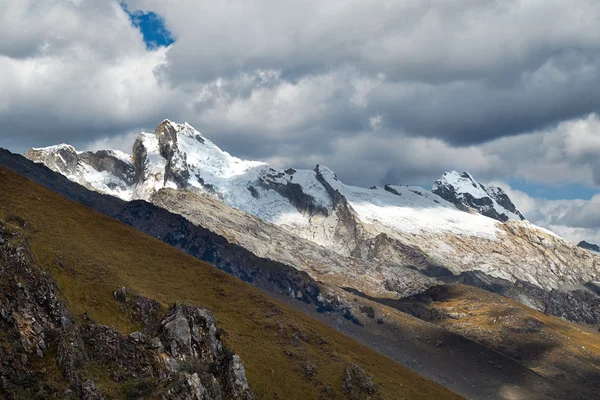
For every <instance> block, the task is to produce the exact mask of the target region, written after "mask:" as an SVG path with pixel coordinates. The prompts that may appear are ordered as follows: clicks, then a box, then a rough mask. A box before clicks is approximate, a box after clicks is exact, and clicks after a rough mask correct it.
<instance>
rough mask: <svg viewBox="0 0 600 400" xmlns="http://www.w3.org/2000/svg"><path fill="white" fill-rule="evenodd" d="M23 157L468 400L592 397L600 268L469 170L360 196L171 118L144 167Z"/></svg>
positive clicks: (75, 156)
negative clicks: (242, 155) (246, 154)
mask: <svg viewBox="0 0 600 400" xmlns="http://www.w3.org/2000/svg"><path fill="white" fill-rule="evenodd" d="M25 157H26V158H27V159H29V160H31V161H33V162H35V163H36V164H34V163H32V162H31V161H29V160H26V159H25V158H23V157H20V156H18V155H14V154H11V153H9V152H6V151H0V164H1V165H4V166H5V167H7V168H9V169H11V170H13V171H15V172H17V173H19V174H21V175H23V176H25V177H27V178H29V179H32V180H33V181H35V182H37V183H39V184H41V185H42V186H45V187H46V188H49V189H51V190H53V191H55V192H58V193H59V194H61V195H63V196H66V197H67V198H69V199H71V200H74V201H76V202H79V203H82V204H83V205H86V206H88V207H91V208H93V209H95V210H97V211H99V212H101V213H103V214H106V215H108V216H110V217H112V218H114V219H116V220H118V221H121V222H123V223H125V224H127V225H129V226H131V227H134V228H136V229H138V230H141V231H142V232H144V233H146V234H148V235H150V236H153V237H155V238H158V239H160V240H162V241H164V242H166V243H167V244H170V245H172V246H174V247H177V248H179V249H181V250H183V251H185V252H187V253H189V254H191V255H192V256H195V257H197V258H200V259H201V260H204V261H208V262H210V263H211V264H213V265H215V266H217V267H218V268H220V269H221V270H224V271H226V272H228V273H230V274H232V275H234V276H237V277H239V278H241V279H242V280H244V281H246V282H249V283H251V284H252V285H254V286H256V287H258V288H260V289H262V290H263V291H264V292H267V293H268V294H269V295H270V296H274V297H275V298H277V299H278V300H279V301H282V302H285V303H287V304H288V305H289V306H291V307H293V308H296V309H297V310H300V311H302V312H304V313H306V314H309V315H310V316H311V317H313V318H316V319H319V320H320V321H322V322H324V323H325V324H327V325H330V326H331V327H333V328H335V329H336V330H338V331H341V332H343V333H345V334H347V335H350V336H352V337H353V338H354V339H356V340H358V341H360V342H362V343H363V344H366V345H367V346H369V347H371V348H372V349H374V350H377V351H378V352H380V353H383V354H385V355H387V356H389V357H391V358H392V359H394V360H395V361H396V362H398V363H401V364H404V365H405V366H407V367H409V368H411V369H412V370H414V371H416V372H418V373H420V374H422V375H424V376H426V377H427V378H430V379H432V380H435V381H437V382H438V383H441V384H442V385H444V386H446V387H448V388H450V389H451V390H453V391H455V392H457V393H459V394H461V395H464V396H466V397H468V398H498V399H509V398H540V399H547V398H582V399H584V398H594V394H595V382H600V375H599V374H598V373H597V368H600V345H599V343H600V337H598V336H599V335H598V333H596V332H594V331H595V330H596V329H597V327H598V324H599V323H600V307H599V306H600V296H599V294H600V283H598V282H600V279H599V273H600V258H598V256H597V255H595V254H594V253H592V252H590V251H588V250H585V249H583V248H581V247H578V246H575V245H573V244H571V243H569V242H568V241H566V240H564V239H562V238H560V237H559V236H557V235H555V234H554V233H552V232H550V231H548V230H546V229H543V228H541V227H538V226H535V225H534V224H531V223H530V222H528V221H527V220H526V219H525V216H524V215H523V214H522V213H521V212H520V211H519V209H518V208H517V206H516V205H515V204H514V203H513V202H512V201H511V199H510V198H509V196H508V195H507V194H506V193H505V192H504V191H503V190H502V189H501V188H498V187H495V186H491V185H484V184H481V183H479V182H477V181H476V180H475V178H474V177H473V176H472V175H471V174H469V173H468V172H462V173H459V172H456V171H451V172H446V173H445V174H444V175H443V176H442V177H441V178H440V179H439V180H437V181H436V182H435V183H434V184H433V186H432V189H431V190H426V189H424V188H421V187H414V186H403V185H397V184H389V185H384V186H383V187H378V186H373V187H371V188H360V187H356V186H351V185H347V184H345V183H343V182H342V181H340V179H339V178H338V177H337V176H336V174H335V172H333V171H332V170H331V169H329V168H327V167H325V166H323V165H317V166H316V167H315V168H314V169H312V170H303V169H296V168H285V169H278V168H274V167H272V166H270V165H269V164H268V163H264V162H257V161H247V160H242V159H239V158H237V157H234V156H232V155H230V154H228V153H227V152H225V151H223V150H221V149H219V148H218V147H217V146H216V145H215V144H214V143H213V142H211V141H210V140H209V139H208V138H206V137H204V136H203V135H202V134H200V133H199V132H198V131H196V130H195V129H194V128H193V127H191V126H190V125H189V124H178V123H174V122H171V121H168V120H165V121H163V122H162V123H161V124H160V125H159V126H158V127H157V128H156V130H155V132H153V133H140V134H139V135H138V137H137V139H136V140H135V142H134V143H133V145H132V152H131V154H125V153H123V152H120V151H115V150H101V151H96V152H89V151H84V152H81V151H77V150H76V149H75V148H73V147H72V146H69V145H64V144H63V145H57V146H52V147H47V148H35V149H31V150H29V151H28V152H27V153H26V154H25ZM46 167H47V168H46ZM48 168H49V169H50V170H49V169H48ZM13 201H14V200H13ZM596 341H599V343H597V342H596ZM532 349H537V350H536V351H533V350H532ZM581 349H585V350H584V351H582V350H581ZM241 360H242V361H243V360H244V357H243V354H242V358H241ZM558 377H560V378H561V380H560V382H559V380H557V378H558ZM217 379H220V378H217ZM249 382H250V386H252V378H251V377H250V378H249ZM221 390H229V389H227V388H225V389H223V388H222V389H221ZM342 390H343V389H342ZM358 398H361V397H358Z"/></svg>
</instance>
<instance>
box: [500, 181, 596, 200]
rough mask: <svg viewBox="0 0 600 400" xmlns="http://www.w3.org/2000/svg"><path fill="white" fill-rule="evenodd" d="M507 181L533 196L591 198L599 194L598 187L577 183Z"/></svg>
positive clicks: (551, 198)
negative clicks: (547, 183) (549, 183)
mask: <svg viewBox="0 0 600 400" xmlns="http://www.w3.org/2000/svg"><path fill="white" fill-rule="evenodd" d="M507 183H508V184H509V185H510V187H511V188H513V189H516V190H520V191H521V192H525V193H527V194H528V195H529V196H531V197H538V198H543V199H548V200H574V199H583V200H589V199H591V198H592V196H594V195H595V194H598V189H593V188H588V187H585V186H583V185H580V184H575V183H572V184H568V185H556V186H555V185H544V184H540V183H533V182H527V181H522V180H509V181H508V182H507Z"/></svg>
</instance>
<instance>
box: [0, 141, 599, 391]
mask: <svg viewBox="0 0 600 400" xmlns="http://www.w3.org/2000/svg"><path fill="white" fill-rule="evenodd" d="M0 164H4V165H7V166H9V167H10V168H11V169H13V170H16V171H19V172H20V173H23V174H25V175H26V176H28V177H30V178H31V179H35V180H36V181H38V182H40V183H42V184H43V185H45V186H47V187H49V188H53V189H54V190H57V191H59V192H60V193H63V194H64V195H65V196H67V197H69V198H74V199H76V200H77V201H79V202H82V203H83V204H88V205H90V206H91V207H96V206H99V207H100V208H101V209H103V210H105V211H104V212H107V211H106V210H108V213H109V215H112V216H114V217H115V218H117V219H119V220H120V221H122V222H125V223H126V224H128V225H130V226H133V227H136V228H137V229H140V230H141V231H143V232H145V233H147V234H149V235H151V236H154V237H157V238H160V239H161V240H163V241H165V242H167V243H169V244H172V245H174V246H176V247H178V248H180V249H182V250H184V251H186V252H188V253H189V254H192V255H194V256H196V257H198V258H201V259H204V260H207V261H210V262H211V263H214V264H215V265H217V266H219V268H221V269H223V270H225V271H227V272H229V273H231V274H233V275H235V276H238V277H240V278H242V279H244V280H246V281H248V282H252V284H253V285H255V286H257V287H260V288H262V289H264V290H266V291H267V292H268V293H271V294H272V295H274V296H277V298H279V299H280V300H282V301H285V302H286V303H287V304H289V305H291V306H292V307H294V308H295V309H299V310H301V311H302V312H304V313H307V314H309V315H312V316H313V317H314V318H317V319H319V320H321V321H323V322H325V323H326V324H328V325H330V326H332V327H334V328H336V329H338V330H340V331H342V332H345V333H347V334H348V335H350V336H352V337H354V338H356V339H357V340H359V341H360V342H361V343H363V344H366V345H368V346H369V347H371V348H373V349H376V350H377V351H379V352H382V353H383V354H386V355H388V356H390V357H392V358H393V359H394V360H396V361H397V362H400V363H402V364H403V365H406V366H408V367H410V368H411V369H412V370H415V371H417V372H419V373H420V374H423V375H424V376H426V377H429V378H430V379H433V380H435V381H437V382H439V383H441V384H443V385H445V386H447V387H450V388H452V389H453V390H455V391H458V392H459V393H461V394H463V395H465V396H467V397H469V398H473V399H501V400H506V399H511V398H528V399H538V398H539V399H555V398H559V399H562V398H582V399H585V398H587V397H586V396H585V394H584V393H586V392H589V391H590V390H592V392H593V390H595V386H593V385H592V386H591V387H590V386H588V385H575V386H572V385H570V384H566V383H565V382H564V381H563V380H560V381H549V380H547V379H545V378H543V377H542V376H539V375H538V374H537V373H535V372H533V371H532V370H530V369H529V368H528V367H525V366H524V365H522V364H521V363H520V362H517V361H516V360H514V359H512V356H511V355H510V354H506V355H505V354H501V353H499V352H497V351H493V350H490V349H488V348H487V347H486V346H483V345H481V344H479V343H478V342H477V341H474V340H472V339H468V338H467V337H466V336H463V337H461V336H459V335H456V334H452V333H450V332H448V331H447V330H445V329H442V328H438V327H436V326H435V325H432V324H431V323H430V322H424V321H418V320H415V319H414V318H412V317H410V316H408V315H406V314H404V313H402V312H400V311H397V310H396V309H394V308H392V307H388V306H385V305H383V304H384V303H386V302H387V301H388V300H389V298H387V299H386V297H383V298H382V297H373V298H372V300H369V299H368V298H367V296H365V295H364V294H363V293H360V291H356V289H351V288H347V287H339V285H340V284H341V285H344V284H346V283H347V284H350V283H351V281H350V280H348V279H345V280H344V279H343V280H342V281H341V282H340V281H337V282H336V281H335V280H334V281H331V280H328V279H327V278H328V276H329V275H330V274H327V273H326V272H327V269H325V270H323V271H322V272H325V274H322V273H321V274H320V275H319V280H320V281H319V282H317V281H316V280H314V279H312V278H311V277H310V275H308V274H307V273H305V272H300V271H298V270H297V269H295V268H293V267H290V266H288V265H285V264H282V263H277V262H274V261H272V260H269V259H267V258H262V259H260V258H257V257H256V256H255V255H253V254H252V253H251V252H249V251H247V250H245V249H244V248H242V247H240V246H237V245H235V244H233V243H228V242H227V240H225V239H224V238H223V237H222V236H219V235H218V234H217V233H215V232H219V231H223V232H225V233H227V232H232V230H231V229H230V228H231V227H235V226H238V227H239V229H240V232H237V233H235V234H236V235H241V238H242V239H240V240H243V241H247V240H252V238H253V237H255V236H256V237H255V238H254V242H253V243H252V246H260V245H261V243H262V249H263V250H262V251H264V250H266V251H267V252H268V256H269V257H271V256H273V255H275V254H276V253H274V252H271V250H270V249H274V250H277V249H280V248H281V247H282V246H281V245H282V244H284V243H285V242H283V241H282V240H285V237H286V236H285V235H286V234H287V235H288V236H291V235H290V234H288V233H286V232H285V231H282V230H281V228H279V227H277V226H275V225H273V224H269V223H266V222H264V221H262V220H260V219H258V218H256V217H252V216H249V215H248V214H245V213H242V212H239V211H235V210H233V209H231V208H229V207H227V206H226V205H224V204H223V203H221V202H219V201H216V200H212V199H209V198H207V197H204V196H200V197H198V195H195V194H192V193H190V192H187V191H175V194H176V196H175V197H173V196H171V194H170V193H168V192H169V191H172V189H169V190H161V191H159V192H158V193H157V194H156V196H158V197H161V196H162V195H166V197H165V198H166V200H169V201H173V203H174V204H177V205H179V206H180V207H181V209H182V214H184V215H185V217H186V218H188V219H189V220H190V221H196V223H197V224H198V225H194V224H192V223H190V221H187V220H185V219H184V218H183V217H182V216H179V215H176V214H172V213H170V212H168V211H166V210H164V209H161V208H159V207H156V206H154V205H152V204H149V203H145V202H143V201H132V202H129V203H125V202H122V201H120V200H118V199H116V198H114V197H110V196H104V195H101V194H99V193H96V192H93V191H87V190H85V189H83V188H82V187H81V186H79V185H77V184H75V183H73V182H70V181H69V180H68V179H66V178H64V177H63V176H62V175H59V174H57V173H54V172H52V171H50V170H49V169H47V168H46V167H44V166H43V165H40V164H34V163H32V162H30V161H29V160H27V159H25V158H23V157H21V156H18V155H14V154H11V153H9V152H6V151H0ZM199 199H201V200H202V204H204V205H205V206H206V207H205V208H198V204H199V203H198V201H199ZM159 200H160V199H159ZM163 200H164V199H163ZM188 202H189V203H190V204H191V205H193V206H194V207H193V209H191V210H186V207H187V205H188ZM203 225H206V226H207V227H210V229H206V228H205V227H204V226H203ZM250 226H251V227H252V228H251V229H250V230H249V231H248V227H250ZM211 230H214V231H215V232H212V231H211ZM265 235H266V236H265ZM228 237H229V236H228ZM269 238H270V239H269ZM229 240H231V237H230V239H229ZM292 240H295V242H302V241H301V240H299V239H298V238H297V237H293V236H292ZM270 241H275V242H276V243H278V246H272V245H270V244H269V243H270ZM299 244H300V246H306V245H307V243H299ZM286 246H288V244H286ZM290 249H291V248H290ZM310 251H311V250H309V249H308V248H305V247H299V248H298V252H299V253H300V255H301V256H302V257H301V258H304V259H305V258H306V255H307V254H310ZM287 254H288V256H289V255H293V252H290V253H287ZM318 255H320V256H321V257H323V258H324V260H331V259H332V258H334V257H331V256H329V255H328V250H326V249H324V248H321V250H320V252H319V253H316V254H315V258H313V259H312V260H317V261H318V257H317V256H318ZM328 257H329V258H328ZM338 258H340V257H339V256H338ZM342 259H343V258H342ZM344 260H352V258H349V259H344ZM311 262H312V261H311ZM355 262H356V260H355ZM319 265H321V267H319V268H323V267H324V266H326V264H323V263H321V264H319ZM310 267H311V263H306V268H308V269H307V271H309V272H310V271H311V268H310ZM319 268H317V269H316V272H319V271H318V270H319ZM402 270H405V271H408V272H412V273H413V275H404V278H405V279H406V280H408V282H401V283H402V284H403V285H405V288H409V287H410V286H408V287H407V286H406V285H412V284H413V283H412V282H411V281H410V280H411V279H413V278H414V274H415V273H416V271H412V270H410V269H406V268H404V269H402ZM312 272H313V273H314V272H315V271H312ZM364 272H365V270H363V273H364ZM313 273H311V275H313ZM452 279H454V278H452ZM458 279H459V280H460V281H461V282H464V283H469V284H475V285H476V286H477V285H489V287H490V289H488V290H498V288H506V289H509V290H510V291H511V293H506V295H510V296H512V297H516V298H518V297H519V296H522V295H523V293H527V294H529V293H531V292H532V293H536V290H537V291H539V289H535V288H533V287H531V285H530V286H524V284H523V283H521V284H519V285H510V284H509V283H507V282H503V281H501V280H498V279H496V280H492V279H491V278H490V277H486V276H485V274H481V273H477V274H471V273H469V274H468V275H461V276H460V277H458ZM362 281H364V279H363V280H360V281H358V282H356V281H355V282H354V283H352V285H354V286H356V283H360V282H362ZM325 282H328V283H325ZM432 284H435V280H430V282H429V284H428V286H430V285H432ZM363 286H364V285H363ZM519 288H521V289H519ZM415 289H416V288H415ZM421 290H423V289H421ZM471 290H473V291H474V296H473V299H478V298H481V299H485V296H481V295H478V294H477V291H476V289H471ZM519 290H520V291H519ZM280 294H283V295H285V297H284V296H281V295H280ZM552 294H553V297H552V298H551V299H550V301H551V303H552V304H553V306H554V307H557V306H560V305H561V304H563V303H562V302H561V298H560V297H555V296H558V295H559V293H557V292H552ZM388 295H389V293H388ZM386 296H387V295H386ZM486 302H489V299H486V300H485V302H482V303H481V305H482V306H485V303H486ZM500 303H502V301H500ZM386 304H387V303H386ZM477 304H478V302H477V301H474V302H473V305H474V306H477ZM598 309H599V308H598V307H594V306H591V307H585V308H583V309H582V308H581V307H580V304H573V303H572V300H568V307H564V306H563V307H559V308H556V310H555V311H565V310H566V311H569V312H574V313H582V312H585V313H591V314H589V315H592V316H593V315H594V310H598ZM342 317H344V318H342ZM476 321H477V320H476ZM563 324H565V323H564V322H563ZM502 326H505V324H502ZM481 328H483V329H486V328H485V325H483V326H482V327H481ZM579 330H581V328H580V329H579ZM572 331H573V328H570V329H569V330H568V331H567V332H572ZM461 334H463V332H461ZM592 335H594V334H593V333H592ZM575 339H576V338H575ZM440 342H441V343H445V345H444V346H441V347H440V346H438V344H439V343H440ZM492 343H493V342H492ZM583 344H585V345H587V344H586V343H583ZM518 345H519V346H521V347H522V348H527V347H528V346H530V341H529V340H528V339H526V340H520V341H519V344H518ZM558 349H560V346H559V347H558ZM571 364H572V365H571ZM498 366H503V367H502V368H499V367H498ZM565 368H571V370H572V371H573V373H574V374H578V373H579V372H577V370H578V369H581V363H577V362H576V359H575V361H574V362H573V363H570V364H568V365H566V366H565ZM582 372H583V369H582ZM592 381H593V380H592ZM593 397H594V396H592V398H593Z"/></svg>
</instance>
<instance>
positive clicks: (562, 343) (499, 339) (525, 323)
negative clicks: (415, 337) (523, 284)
mask: <svg viewBox="0 0 600 400" xmlns="http://www.w3.org/2000/svg"><path fill="white" fill-rule="evenodd" d="M389 304H390V305H391V306H392V307H397V308H398V309H400V310H403V311H405V312H408V313H411V314H413V315H415V316H417V317H419V318H422V319H423V320H425V321H428V322H432V323H434V324H436V325H438V326H440V327H442V328H444V329H446V330H448V331H450V332H454V333H456V334H459V335H461V336H463V337H466V338H469V339H471V340H474V341H476V342H478V343H481V344H483V345H485V346H487V347H488V348H490V349H493V350H495V351H497V352H499V353H501V354H504V355H506V356H507V357H509V358H511V359H514V360H516V361H518V362H519V363H521V364H522V365H524V366H526V367H527V368H529V369H530V370H532V371H534V372H535V373H537V374H539V375H540V376H543V377H545V378H547V379H548V380H550V381H555V382H561V384H562V386H564V387H565V388H572V389H573V390H579V391H580V392H581V393H586V394H587V395H589V396H590V398H596V397H597V387H598V385H599V384H600V335H599V334H598V332H596V331H595V330H592V329H590V328H588V327H585V326H582V325H579V324H575V323H572V322H568V321H565V320H563V319H560V318H557V317H554V316H551V315H547V314H544V313H542V312H539V311H537V310H534V309H532V308H529V307H527V306H525V305H523V304H521V303H519V302H516V301H514V300H511V299H508V298H506V297H502V296H499V295H496V294H494V293H490V292H487V291H484V290H481V289H477V288H474V287H471V286H464V285H452V286H438V287H434V288H431V289H429V290H428V291H427V292H425V293H423V294H420V295H416V296H413V297H412V298H409V299H406V300H402V301H396V302H394V301H390V302H389Z"/></svg>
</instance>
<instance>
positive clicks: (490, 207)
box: [431, 171, 525, 222]
mask: <svg viewBox="0 0 600 400" xmlns="http://www.w3.org/2000/svg"><path fill="white" fill-rule="evenodd" d="M431 191H432V192H433V193H435V194H437V195H438V196H440V197H441V198H443V199H444V200H447V201H449V202H450V203H452V204H455V205H456V206H457V207H458V208H459V209H461V210H465V211H467V210H469V209H472V210H475V211H476V212H478V213H480V214H482V215H485V216H487V217H490V218H494V219H497V220H498V221H500V222H506V221H507V220H508V219H510V218H512V219H521V220H524V219H525V217H524V216H523V214H521V212H520V211H519V210H518V209H517V207H516V206H515V205H514V204H513V202H512V201H511V200H510V198H509V197H508V195H507V194H506V193H505V192H504V190H502V189H501V188H499V187H497V186H486V185H484V184H482V183H479V182H477V181H476V180H475V179H474V178H473V177H472V176H471V174H469V173H468V172H463V173H460V174H459V173H458V172H456V171H452V172H446V173H445V174H444V175H443V176H442V177H441V178H440V179H438V180H437V181H436V182H435V184H434V185H433V188H432V189H431Z"/></svg>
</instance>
